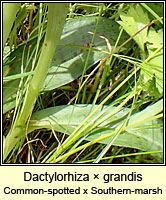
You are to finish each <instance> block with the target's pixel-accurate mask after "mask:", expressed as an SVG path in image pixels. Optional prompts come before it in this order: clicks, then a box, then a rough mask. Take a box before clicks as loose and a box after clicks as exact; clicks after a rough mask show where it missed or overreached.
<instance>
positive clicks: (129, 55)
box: [3, 3, 163, 163]
mask: <svg viewBox="0 0 166 200" xmlns="http://www.w3.org/2000/svg"><path fill="white" fill-rule="evenodd" d="M49 5H51V6H49V8H48V9H47V4H45V3H44V4H43V3H26V4H24V3H23V4H22V6H21V7H20V9H19V10H18V13H17V18H15V15H16V13H15V14H14V17H13V19H14V18H15V20H13V19H12V20H11V24H13V22H14V26H13V29H11V26H10V30H11V32H10V35H9V37H8V35H7V37H8V38H9V40H7V38H6V39H5V42H6V40H7V46H5V47H4V52H3V55H4V60H3V72H4V74H3V76H4V78H3V103H4V105H3V111H4V119H3V126H4V130H3V132H4V138H3V139H4V141H3V142H4V150H5V151H4V159H5V162H10V163H15V162H19V163H22V162H24V158H22V156H23V155H25V157H26V158H25V162H27V153H26V150H28V151H29V152H31V158H30V160H28V162H37V163H46V162H47V163H54V162H56V163H58V162H61V163H71V162H77V161H79V158H80V159H81V160H80V162H83V163H86V162H94V163H98V162H103V163H111V162H112V161H113V160H114V158H116V159H119V160H118V161H120V162H122V163H141V162H143V163H151V162H154V163H161V162H162V161H163V157H162V156H163V154H162V151H163V121H162V117H163V114H162V111H163V100H162V97H163V24H162V12H161V11H160V9H161V8H162V6H163V4H162V3H147V4H145V3H70V4H69V11H68V8H67V7H66V6H67V5H65V4H64V3H60V4H54V3H53V4H49ZM55 5H59V6H60V7H59V8H56V6H55ZM54 9H57V10H56V12H55V10H54ZM62 10H63V11H64V10H65V12H66V13H67V11H68V18H67V20H66V23H65V25H64V22H65V17H66V14H65V12H62ZM62 13H63V16H62ZM78 16H79V17H78ZM109 18H110V19H109ZM155 18H157V20H155V21H154V23H153V27H152V26H151V25H152V23H151V21H152V20H154V19H155ZM56 20H58V21H56ZM117 20H118V23H117V22H116V21H117ZM120 20H121V21H120ZM57 24H59V28H57ZM63 25H64V27H63ZM145 26H146V28H144V27H145ZM122 28H123V29H124V30H123V29H122ZM143 28H144V29H143ZM62 29H63V31H62ZM141 29H142V30H141ZM140 30H141V31H140ZM138 31H139V33H138ZM55 32H56V33H57V34H55ZM61 32H62V35H61ZM136 33H137V34H136ZM134 34H136V35H135V36H134V37H133V35H134ZM55 35H56V36H55ZM60 35H61V39H60ZM129 37H131V38H130V39H129V40H128V38H129ZM132 39H133V40H132ZM131 40H132V41H131ZM3 42H4V41H3ZM121 45H122V47H121ZM9 46H10V48H9ZM137 47H139V49H138V48H137ZM55 49H56V50H55ZM112 52H113V53H112ZM39 95H40V96H39ZM37 97H38V100H37ZM36 100H37V102H36ZM71 103H74V105H70V104H71ZM67 104H69V105H67ZM39 110H40V111H39ZM50 130H51V132H50ZM48 136H49V137H48ZM25 137H26V140H27V141H28V143H26V141H24V140H25ZM38 137H39V138H38ZM23 142H25V144H24V145H23ZM39 142H40V145H41V146H42V151H40V147H39V146H38V144H39ZM36 145H37V146H36ZM46 145H47V149H45V148H46ZM109 150H111V151H109ZM139 151H141V152H139ZM149 154H150V155H149ZM132 155H133V157H131V156H132ZM152 158H153V161H152ZM28 159H29V158H28Z"/></svg>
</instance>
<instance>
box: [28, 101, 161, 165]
mask: <svg viewBox="0 0 166 200" xmlns="http://www.w3.org/2000/svg"><path fill="white" fill-rule="evenodd" d="M96 106H97V105H95V106H93V107H92V105H76V106H72V105H70V106H57V107H52V108H47V109H45V110H42V111H39V112H36V113H34V114H33V116H32V118H31V122H30V124H29V129H28V132H31V131H33V130H35V129H40V128H47V129H51V127H53V128H54V129H55V130H56V131H59V132H62V133H66V134H69V135H70V134H71V133H72V132H73V131H74V130H75V128H77V127H78V126H79V125H80V123H82V122H83V121H84V119H85V118H86V117H87V116H89V114H90V112H92V110H93V109H95V108H96ZM115 108H116V107H110V108H109V109H108V106H104V107H103V108H102V109H100V110H98V111H97V112H96V113H95V116H93V117H92V118H91V119H90V120H92V119H94V118H95V117H96V116H98V115H99V114H100V113H101V112H102V111H103V110H104V109H108V110H107V111H106V112H105V114H104V115H103V116H102V117H104V116H105V115H107V114H108V113H110V112H112V111H113V110H114V109H115ZM162 110H163V101H162V100H160V101H158V102H157V103H155V104H153V105H151V106H149V107H147V108H146V109H144V110H143V111H140V112H138V113H135V114H133V115H132V116H131V118H130V119H129V123H128V126H127V127H126V129H125V131H124V132H123V133H121V134H120V135H119V137H118V138H117V140H116V141H115V142H114V145H117V146H124V147H131V148H136V149H140V150H143V151H158V150H161V151H162V150H163V146H162V145H163V132H162V121H160V120H158V119H156V120H153V121H152V120H151V117H154V116H155V115H157V114H158V113H160V112H162ZM129 112H130V109H127V108H123V109H122V110H120V111H119V112H117V113H116V114H115V115H113V116H112V117H110V118H109V119H107V120H106V121H104V122H103V123H102V124H100V125H99V126H98V127H97V128H96V129H95V130H93V133H92V134H90V135H89V136H88V137H87V140H89V141H93V140H95V139H96V138H98V137H100V136H102V135H108V134H110V133H111V132H112V133H113V131H115V129H116V128H117V127H118V126H120V125H121V124H122V123H123V121H124V120H125V118H126V116H127V114H128V113H129ZM88 122H89V121H88ZM88 122H87V123H88ZM112 138H113V136H111V137H108V138H106V139H104V140H102V141H100V142H101V143H104V144H108V143H109V142H110V141H111V139H112ZM154 156H155V158H156V159H157V160H158V161H159V162H161V161H162V154H155V155H154Z"/></svg>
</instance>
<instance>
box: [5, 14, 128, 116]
mask: <svg viewBox="0 0 166 200" xmlns="http://www.w3.org/2000/svg"><path fill="white" fill-rule="evenodd" d="M96 21H97V17H83V18H75V19H72V20H68V21H67V22H66V24H65V26H64V30H63V33H62V37H61V41H60V44H59V45H58V46H57V49H56V51H55V55H54V58H53V61H52V64H51V66H50V68H49V71H48V74H47V77H46V80H45V83H44V85H43V87H42V89H41V91H48V90H52V89H55V88H57V87H60V86H62V85H64V84H67V83H69V82H71V81H73V80H74V79H76V78H77V77H78V76H80V75H81V74H82V71H83V68H84V65H85V61H86V59H87V54H88V51H87V50H86V49H83V48H85V47H84V46H86V45H88V44H89V43H90V42H91V40H92V37H93V35H92V34H89V33H88V32H94V30H95V26H96ZM119 31H120V30H119V25H118V24H117V23H116V22H114V21H113V20H109V19H106V18H100V21H99V25H98V29H97V32H96V36H95V40H94V45H93V48H94V50H92V52H91V54H90V58H89V60H88V68H89V67H91V66H92V65H93V64H94V63H96V62H97V61H99V60H101V59H102V58H103V57H105V56H107V55H108V53H109V52H108V48H107V44H106V41H105V40H104V39H102V38H100V37H99V36H104V37H106V38H107V39H109V41H110V44H111V46H112V49H113V48H114V45H115V43H116V40H117V38H118V35H119ZM127 39H128V35H127V34H126V33H125V32H124V33H123V34H122V37H121V39H120V42H119V45H120V44H122V43H123V42H125V41H126V40H127ZM29 44H32V45H27V46H26V48H25V47H19V48H18V49H16V50H15V51H14V52H13V53H12V54H11V55H10V56H9V57H8V61H11V60H13V59H14V61H13V62H12V63H11V64H9V65H8V67H10V71H9V73H8V76H11V75H14V74H20V68H21V67H20V66H21V63H22V62H23V60H22V58H23V54H22V53H23V50H24V48H25V52H24V62H23V63H24V66H26V62H27V60H28V58H27V57H28V56H27V55H31V54H32V55H31V56H32V57H33V53H32V52H33V51H34V50H35V45H34V44H35V41H32V42H30V43H29ZM130 46H131V45H130ZM126 47H129V44H127V46H126ZM121 50H124V48H122V49H121ZM104 51H106V52H104ZM29 59H30V58H29ZM6 62H7V61H6ZM30 63H31V62H30ZM6 68H7V67H6ZM30 69H31V64H29V65H28V66H27V71H30ZM19 80H20V79H16V80H13V81H9V82H7V83H6V84H4V88H3V102H4V104H5V103H6V102H7V101H8V100H9V98H10V97H11V96H14V95H15V94H16V92H17V90H18V85H19ZM10 103H11V102H10ZM7 107H8V105H7V106H6V108H7ZM9 109H11V107H8V109H6V110H4V112H6V111H7V110H9Z"/></svg>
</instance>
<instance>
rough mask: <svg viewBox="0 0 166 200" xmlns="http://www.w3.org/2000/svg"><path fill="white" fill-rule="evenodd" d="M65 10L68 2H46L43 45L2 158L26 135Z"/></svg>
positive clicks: (63, 19) (64, 16)
mask: <svg viewBox="0 0 166 200" xmlns="http://www.w3.org/2000/svg"><path fill="white" fill-rule="evenodd" d="M67 11H68V3H48V24H47V31H46V36H45V40H44V45H43V47H42V51H41V55H40V58H39V61H38V63H37V66H36V69H35V73H34V76H33V77H32V79H31V80H30V83H29V86H28V88H27V92H26V94H25V100H24V103H23V105H22V109H21V112H20V113H19V115H17V117H16V120H15V123H14V126H13V129H12V131H11V133H10V132H9V134H8V135H7V138H6V142H5V149H4V155H3V159H5V158H6V157H7V156H8V154H9V153H10V151H11V150H12V149H13V148H14V146H15V145H16V144H17V143H18V142H19V141H20V139H21V138H23V137H25V136H26V122H27V120H28V118H29V116H30V114H31V113H32V110H33V107H34V104H35V102H36V99H37V97H38V94H39V92H40V89H41V87H42V84H43V82H44V79H45V77H46V75H47V71H48V68H49V66H50V64H51V61H52V57H53V55H54V52H55V49H56V45H57V44H58V42H59V40H60V36H61V33H62V30H63V26H64V23H65V19H66V15H67Z"/></svg>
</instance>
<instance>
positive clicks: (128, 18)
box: [118, 4, 150, 52]
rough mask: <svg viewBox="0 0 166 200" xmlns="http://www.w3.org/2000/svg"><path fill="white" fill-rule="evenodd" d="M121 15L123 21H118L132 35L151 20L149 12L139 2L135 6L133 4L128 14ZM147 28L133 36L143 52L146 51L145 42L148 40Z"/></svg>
mask: <svg viewBox="0 0 166 200" xmlns="http://www.w3.org/2000/svg"><path fill="white" fill-rule="evenodd" d="M120 17H121V20H122V21H118V23H119V24H120V25H122V26H123V28H124V29H125V31H126V32H127V33H128V34H129V35H130V36H133V35H134V34H135V33H136V32H138V31H139V30H140V29H141V28H143V27H144V26H146V25H147V24H148V23H149V22H150V20H149V17H148V15H147V13H146V12H144V10H143V9H142V7H141V6H140V5H139V4H137V5H136V6H135V7H134V6H131V7H130V8H129V10H128V12H127V14H125V13H122V14H121V15H120ZM147 30H148V29H147V28H146V29H144V30H143V31H141V32H140V33H139V34H138V35H136V36H135V37H134V38H133V39H134V40H135V41H136V43H137V44H138V46H139V47H140V49H141V50H142V52H144V44H145V43H146V40H147Z"/></svg>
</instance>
